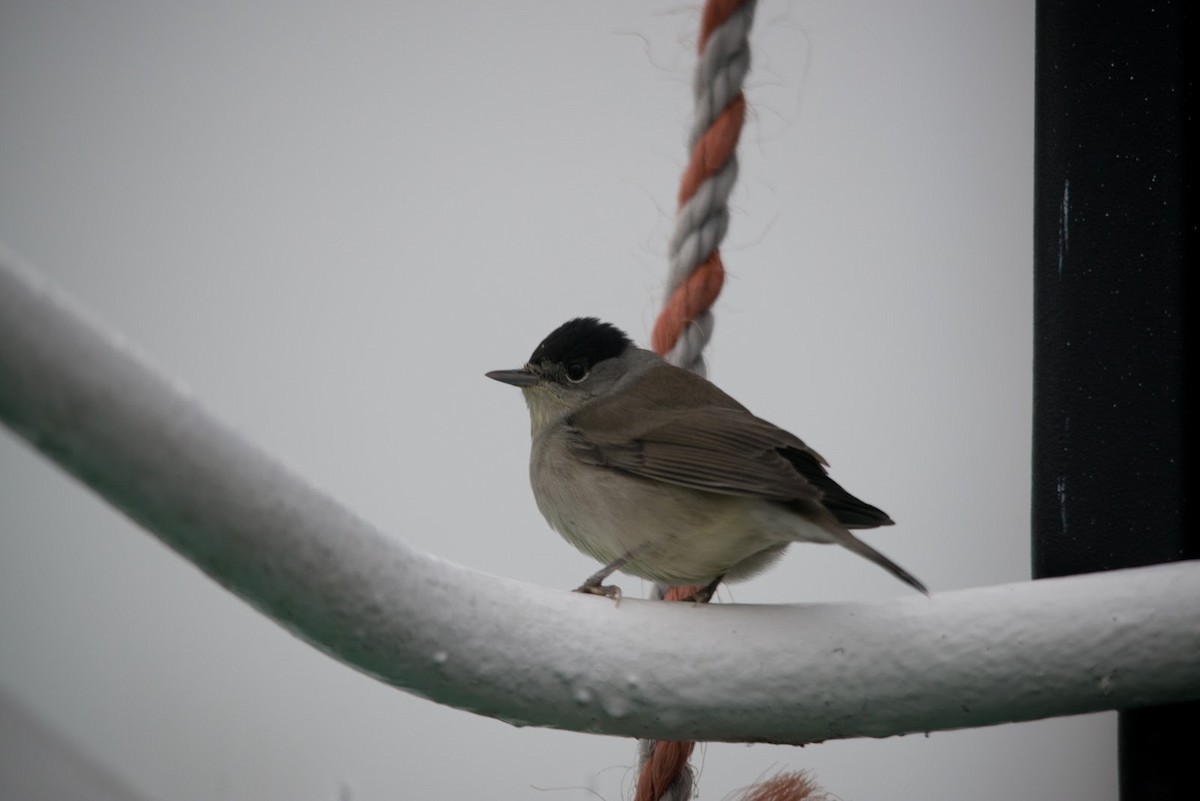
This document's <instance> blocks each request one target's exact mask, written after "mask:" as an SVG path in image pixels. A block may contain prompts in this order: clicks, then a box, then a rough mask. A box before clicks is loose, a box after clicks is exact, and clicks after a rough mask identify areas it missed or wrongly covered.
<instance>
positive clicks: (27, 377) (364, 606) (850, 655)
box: [0, 248, 1200, 743]
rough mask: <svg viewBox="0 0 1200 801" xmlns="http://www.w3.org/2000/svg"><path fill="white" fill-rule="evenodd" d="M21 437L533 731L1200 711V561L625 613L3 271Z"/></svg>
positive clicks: (10, 383)
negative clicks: (211, 406) (291, 448)
mask: <svg viewBox="0 0 1200 801" xmlns="http://www.w3.org/2000/svg"><path fill="white" fill-rule="evenodd" d="M0 418H2V419H3V420H4V422H5V423H6V424H7V425H9V426H10V427H11V428H12V429H13V430H14V431H16V432H17V433H18V434H19V435H21V436H22V437H24V438H25V439H26V440H28V441H29V442H30V443H31V444H32V445H33V446H34V447H36V448H38V449H39V450H41V451H42V452H43V453H44V454H45V455H46V456H47V457H49V458H51V459H53V460H54V461H55V462H57V463H58V464H59V465H60V466H61V467H62V468H63V469H65V470H67V471H69V472H70V473H72V474H74V475H75V476H76V477H78V478H79V479H80V480H81V481H83V482H84V483H85V484H87V485H88V486H90V487H91V488H92V489H93V490H95V491H96V492H97V493H99V494H100V495H101V496H102V497H104V498H105V499H107V500H108V501H109V502H110V503H112V504H113V505H115V506H117V507H118V508H120V509H122V510H123V511H124V512H125V513H126V514H128V515H129V516H130V517H132V518H133V519H135V520H137V521H138V522H139V523H141V524H142V525H143V526H145V527H146V529H147V530H149V531H150V532H152V533H153V534H154V535H155V536H157V537H158V538H159V539H161V540H162V541H163V542H165V543H166V544H168V545H169V546H171V547H172V548H174V549H175V550H176V551H178V552H179V553H180V554H182V555H183V556H184V557H186V558H187V559H189V560H191V561H192V562H193V563H194V564H196V565H197V566H198V567H200V568H201V569H202V570H204V571H205V572H206V573H208V574H209V575H210V576H212V577H213V578H214V579H215V580H216V581H217V582H219V583H220V584H222V585H224V586H225V587H226V588H228V589H229V590H231V591H233V592H235V593H237V594H238V595H239V596H241V597H242V598H244V599H245V600H246V601H248V602H249V603H250V604H252V605H253V606H255V607H256V608H258V609H259V610H260V611H262V612H263V613H264V614H266V615H268V616H270V617H271V618H272V619H274V620H275V621H276V622H278V623H279V624H280V625H282V626H284V627H286V628H287V629H288V630H290V631H292V632H293V633H295V634H296V635H297V636H299V637H302V638H304V639H305V640H307V641H308V642H310V643H312V644H313V645H314V646H316V647H317V648H320V649H321V650H323V651H325V652H326V653H328V654H330V655H331V656H333V657H335V658H337V659H339V660H341V661H342V662H344V663H346V664H347V665H350V666H352V667H354V668H355V669H357V670H360V671H363V672H365V673H368V674H370V675H372V676H375V677H376V678H378V679H379V680H381V681H384V682H387V683H389V684H392V685H394V686H396V687H400V688H403V689H406V690H408V691H410V692H413V693H416V694H419V695H423V696H425V697H428V698H430V699H431V700H434V701H437V702H439V703H447V704H452V705H454V706H457V707H460V708H463V709H468V710H472V711H474V712H478V713H480V714H483V715H489V716H492V717H496V718H500V719H503V720H507V721H510V722H513V723H520V724H530V725H539V726H553V727H557V728H563V729H573V730H578V731H594V732H603V733H608V734H619V735H631V736H649V737H654V738H660V739H698V740H730V741H771V742H781V743H806V742H813V741H818V740H824V739H829V738H836V737H853V736H874V737H882V736H887V735H893V734H902V733H905V732H914V731H932V730H939V729H952V728H962V727H970V726H984V725H990V724H995V723H1003V722H1009V721H1019V720H1032V719H1036V718H1043V717H1051V716H1056V715H1067V714H1075V713H1081V712H1091V711H1096V710H1102V709H1115V708H1124V707H1132V706H1139V705H1149V704H1161V703H1167V702H1172V701H1183V700H1188V699H1194V698H1200V562H1184V563H1176V564H1171V565H1161V566H1157V567H1151V568H1142V569H1136V570H1123V571H1115V572H1112V573H1106V574H1096V575H1087V576H1077V577H1072V578H1064V579H1053V580H1044V581H1036V582H1026V583H1021V584H1012V585H1005V586H998V587H983V588H977V589H971V590H963V591H958V592H952V593H943V594H937V595H935V596H934V597H932V598H924V597H920V596H914V597H909V598H904V599H902V600H890V601H887V602H882V603H839V604H812V605H794V606H750V605H716V606H708V607H695V606H692V605H690V604H665V603H656V602H643V601H636V600H626V601H623V602H622V603H621V604H620V606H616V605H614V604H613V603H612V602H611V601H609V600H607V599H602V598H595V597H584V596H580V595H574V594H570V593H564V592H561V591H556V590H548V589H543V588H539V587H534V586H530V585H526V584H521V583H518V582H514V581H511V580H506V579H503V578H499V577H496V576H489V575H486V574H482V573H478V572H475V571H472V570H468V569H466V568H463V567H460V566H457V565H454V564H450V563H447V562H445V561H442V560H439V559H437V558H435V557H432V556H428V555H425V554H422V553H418V552H416V551H413V550H412V549H409V548H407V547H404V546H403V545H399V544H397V543H395V542H394V541H391V540H389V539H387V538H385V537H383V536H382V535H381V534H380V533H378V532H377V531H375V530H374V529H372V528H371V527H369V526H368V525H366V524H365V523H364V522H363V521H361V520H359V519H358V518H357V517H355V516H354V514H353V513H351V512H349V511H348V510H346V509H344V508H342V507H341V506H339V505H338V504H336V503H335V502H333V501H332V500H330V499H329V498H327V497H325V496H324V495H322V494H321V493H319V492H317V491H316V490H314V489H312V488H311V487H308V486H306V485H305V484H304V483H303V482H302V481H300V480H299V479H298V478H297V477H295V476H293V475H291V474H290V473H289V472H288V471H287V470H286V469H285V468H284V467H282V466H281V465H279V464H277V463H276V462H274V461H273V460H271V459H270V458H269V457H268V456H266V455H264V454H263V453H261V452H260V451H258V450H256V449H255V448H254V447H252V446H251V445H249V444H247V443H246V442H244V441H243V440H241V439H240V438H239V437H237V436H236V435H234V434H233V433H232V432H230V431H229V430H228V429H227V428H225V427H223V426H222V425H221V424H220V423H218V422H216V421H215V420H213V419H212V418H210V417H208V416H207V415H206V414H205V413H204V412H203V411H202V410H201V409H200V408H199V407H198V406H197V405H196V404H195V403H194V402H192V401H191V400H190V399H189V398H188V397H186V394H185V393H184V392H182V391H181V390H180V389H178V388H177V387H175V386H173V385H172V384H171V383H170V382H169V381H168V380H167V379H165V378H163V377H162V376H160V375H159V374H158V373H156V372H155V371H153V370H152V369H151V368H149V367H148V366H147V365H146V364H145V363H144V362H143V361H142V360H141V359H140V358H139V357H138V356H137V355H136V354H134V353H133V352H132V350H131V349H130V347H129V346H128V345H126V344H123V343H122V342H121V341H119V340H118V339H117V338H116V337H115V336H114V335H113V334H112V333H110V332H108V331H106V330H105V329H104V328H103V327H102V326H101V325H99V324H98V323H97V322H95V321H94V320H92V319H90V318H89V317H88V315H87V314H86V313H85V312H84V311H82V310H81V309H79V308H78V307H77V306H76V305H75V304H74V303H73V302H72V301H70V300H69V299H68V298H66V297H64V296H63V295H62V294H61V293H60V292H59V291H58V290H56V289H55V288H54V287H52V286H51V285H50V284H49V283H47V282H46V281H45V280H43V279H42V278H41V277H40V276H39V275H38V274H36V273H35V272H33V271H32V270H31V269H29V268H28V267H26V266H24V265H22V264H20V263H19V262H18V260H17V259H16V258H15V257H14V256H12V255H11V254H9V253H8V252H7V251H4V250H3V249H2V248H0ZM6 536H20V533H19V532H9V533H8V534H7V535H6Z"/></svg>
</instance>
